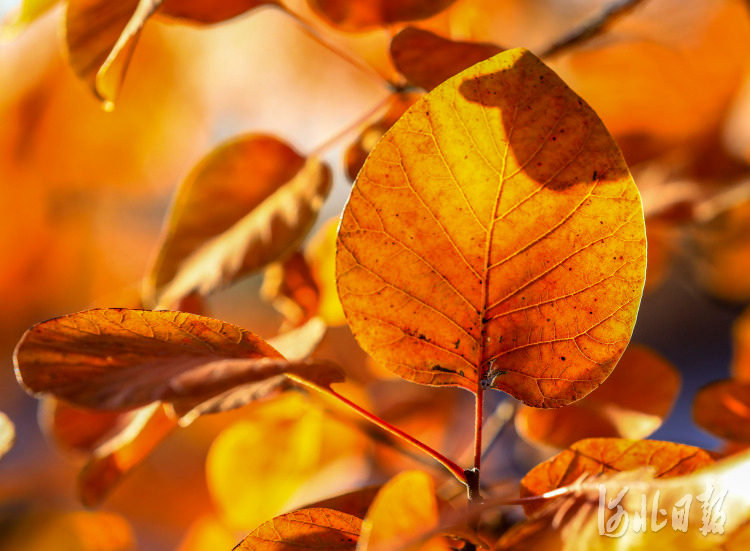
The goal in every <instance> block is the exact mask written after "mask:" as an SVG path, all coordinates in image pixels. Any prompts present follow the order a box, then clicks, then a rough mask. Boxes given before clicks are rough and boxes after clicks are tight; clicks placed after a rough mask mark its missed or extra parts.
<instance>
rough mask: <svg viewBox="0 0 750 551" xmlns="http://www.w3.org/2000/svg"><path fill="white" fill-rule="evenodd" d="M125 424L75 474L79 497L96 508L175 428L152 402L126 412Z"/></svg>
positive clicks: (161, 410) (174, 422)
mask: <svg viewBox="0 0 750 551" xmlns="http://www.w3.org/2000/svg"><path fill="white" fill-rule="evenodd" d="M126 415H128V418H127V422H126V423H125V424H124V426H123V427H122V428H121V429H120V431H119V432H116V433H115V434H113V435H110V436H108V438H107V439H106V440H105V441H104V442H103V443H101V444H100V445H99V446H98V447H97V448H96V449H94V450H93V452H92V454H91V456H90V457H89V459H88V461H87V462H86V465H84V467H83V469H82V470H81V472H80V473H79V474H78V494H79V497H80V499H81V502H82V503H83V504H84V505H86V506H87V507H95V506H97V505H99V504H101V502H102V501H103V500H104V499H105V498H106V497H107V495H109V493H110V492H111V491H112V489H113V488H114V487H115V486H116V485H117V484H118V483H119V482H120V481H121V480H122V479H123V478H124V477H125V475H127V474H128V473H129V472H130V471H131V470H132V469H134V468H135V467H137V466H138V465H140V464H141V463H142V462H143V461H144V460H145V459H146V457H148V456H149V455H150V454H151V452H152V451H153V450H154V449H155V448H156V446H158V445H159V444H160V443H161V442H162V441H163V440H164V439H165V438H166V437H167V436H169V434H170V433H171V432H172V430H174V429H175V428H176V427H177V422H176V421H175V420H174V419H173V418H172V417H170V416H169V415H168V414H167V413H166V412H165V411H164V407H163V406H162V405H161V404H159V403H154V404H151V405H149V406H145V407H143V408H139V409H137V410H134V411H132V412H129V413H128V414H126Z"/></svg>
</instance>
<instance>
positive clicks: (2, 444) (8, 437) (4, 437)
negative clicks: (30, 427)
mask: <svg viewBox="0 0 750 551" xmlns="http://www.w3.org/2000/svg"><path fill="white" fill-rule="evenodd" d="M15 439H16V430H15V427H14V426H13V423H12V422H11V420H10V419H8V416H7V415H5V414H4V413H3V412H2V411H0V458H2V457H3V456H4V455H5V454H6V453H8V451H9V450H10V449H11V448H12V447H13V442H15Z"/></svg>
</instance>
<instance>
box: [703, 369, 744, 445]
mask: <svg viewBox="0 0 750 551" xmlns="http://www.w3.org/2000/svg"><path fill="white" fill-rule="evenodd" d="M693 418H694V419H695V422H696V423H697V424H698V425H699V426H701V427H703V428H704V429H706V430H707V431H709V432H711V433H713V434H715V435H717V436H720V437H721V438H726V439H727V440H732V441H735V442H742V443H745V444H748V443H750V381H738V380H734V379H728V380H725V381H717V382H715V383H711V384H709V385H706V386H704V387H703V388H701V389H700V390H699V391H698V393H697V394H696V396H695V403H694V404H693Z"/></svg>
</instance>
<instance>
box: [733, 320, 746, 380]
mask: <svg viewBox="0 0 750 551" xmlns="http://www.w3.org/2000/svg"><path fill="white" fill-rule="evenodd" d="M732 344H733V347H734V355H733V357H732V365H731V368H730V371H731V373H732V377H734V378H735V379H738V380H740V381H750V309H746V310H745V311H743V312H742V314H741V315H740V316H739V317H738V318H737V319H736V320H735V321H734V324H733V325H732Z"/></svg>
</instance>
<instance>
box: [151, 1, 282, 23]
mask: <svg viewBox="0 0 750 551" xmlns="http://www.w3.org/2000/svg"><path fill="white" fill-rule="evenodd" d="M260 6H277V7H280V3H279V2H278V0H218V1H217V0H212V1H208V0H164V1H163V2H162V5H161V7H160V8H159V13H160V14H163V15H167V16H169V17H175V18H177V19H185V20H187V21H189V22H191V23H206V24H212V23H221V22H222V21H227V20H228V19H232V18H234V17H237V16H238V15H242V14H243V13H247V12H249V11H251V10H254V9H256V8H258V7H260Z"/></svg>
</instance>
